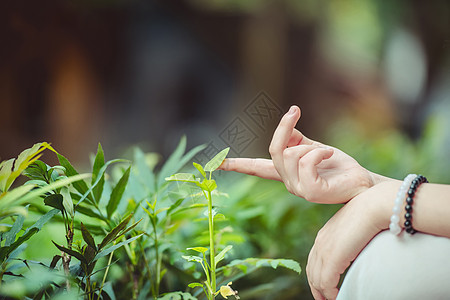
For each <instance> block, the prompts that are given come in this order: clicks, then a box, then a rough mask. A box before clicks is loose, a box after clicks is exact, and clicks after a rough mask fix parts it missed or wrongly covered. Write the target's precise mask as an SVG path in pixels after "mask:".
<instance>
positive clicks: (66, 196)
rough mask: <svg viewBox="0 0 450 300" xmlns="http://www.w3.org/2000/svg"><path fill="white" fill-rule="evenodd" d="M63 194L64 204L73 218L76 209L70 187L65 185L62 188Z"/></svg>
mask: <svg viewBox="0 0 450 300" xmlns="http://www.w3.org/2000/svg"><path fill="white" fill-rule="evenodd" d="M61 195H62V196H63V203H62V204H63V206H64V209H65V210H66V212H67V213H68V214H69V215H70V216H71V217H72V218H73V216H74V215H75V211H74V208H73V201H72V196H70V192H69V188H68V187H67V186H63V187H62V188H61Z"/></svg>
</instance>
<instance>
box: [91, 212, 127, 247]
mask: <svg viewBox="0 0 450 300" xmlns="http://www.w3.org/2000/svg"><path fill="white" fill-rule="evenodd" d="M132 216H133V215H129V216H128V217H126V218H125V219H123V220H122V222H120V223H119V225H117V226H116V227H114V228H113V230H111V232H110V233H108V234H107V235H106V236H105V238H104V239H103V241H102V242H101V243H100V245H99V246H98V250H101V249H103V247H105V246H106V245H107V244H108V243H110V242H111V241H113V240H114V239H115V238H116V237H117V236H118V235H119V233H120V232H121V231H122V230H123V229H125V227H126V226H127V224H128V222H130V219H131V217H132Z"/></svg>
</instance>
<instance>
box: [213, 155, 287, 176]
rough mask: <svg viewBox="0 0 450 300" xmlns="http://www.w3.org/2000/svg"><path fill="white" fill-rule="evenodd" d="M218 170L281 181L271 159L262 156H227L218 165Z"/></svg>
mask: <svg viewBox="0 0 450 300" xmlns="http://www.w3.org/2000/svg"><path fill="white" fill-rule="evenodd" d="M219 170H224V171H235V172H238V173H243V174H247V175H253V176H258V177H261V178H265V179H271V180H278V181H281V177H280V174H278V172H277V170H276V169H275V166H274V165H273V162H272V160H270V159H264V158H227V159H225V160H224V162H223V163H222V164H221V165H220V167H219Z"/></svg>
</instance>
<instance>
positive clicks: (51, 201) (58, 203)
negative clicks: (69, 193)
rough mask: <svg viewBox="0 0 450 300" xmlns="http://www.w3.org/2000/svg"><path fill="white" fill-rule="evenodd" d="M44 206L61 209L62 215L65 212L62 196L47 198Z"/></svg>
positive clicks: (54, 195)
mask: <svg viewBox="0 0 450 300" xmlns="http://www.w3.org/2000/svg"><path fill="white" fill-rule="evenodd" d="M44 204H45V205H47V206H51V207H53V208H56V209H59V210H60V211H61V213H63V211H64V206H63V196H62V195H61V194H51V195H49V196H47V197H45V198H44Z"/></svg>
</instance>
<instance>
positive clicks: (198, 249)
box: [186, 247, 208, 253]
mask: <svg viewBox="0 0 450 300" xmlns="http://www.w3.org/2000/svg"><path fill="white" fill-rule="evenodd" d="M186 250H194V251H197V252H200V253H205V252H206V251H208V248H205V247H193V248H187V249H186Z"/></svg>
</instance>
